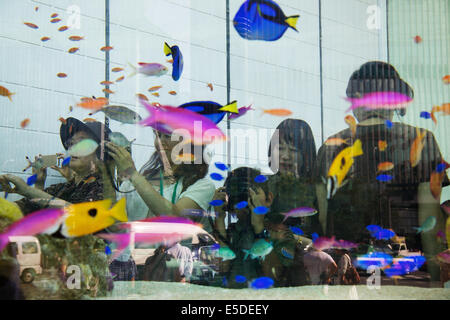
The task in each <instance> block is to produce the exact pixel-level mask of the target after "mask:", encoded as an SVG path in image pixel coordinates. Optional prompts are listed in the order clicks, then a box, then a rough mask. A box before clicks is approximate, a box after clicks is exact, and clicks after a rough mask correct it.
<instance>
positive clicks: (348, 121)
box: [344, 115, 356, 137]
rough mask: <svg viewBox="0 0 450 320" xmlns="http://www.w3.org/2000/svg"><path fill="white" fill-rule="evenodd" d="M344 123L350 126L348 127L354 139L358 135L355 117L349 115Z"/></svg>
mask: <svg viewBox="0 0 450 320" xmlns="http://www.w3.org/2000/svg"><path fill="white" fill-rule="evenodd" d="M344 121H345V123H346V124H348V127H349V128H350V130H351V132H352V137H354V136H355V134H356V119H355V117H353V116H351V115H348V116H346V117H345V118H344Z"/></svg>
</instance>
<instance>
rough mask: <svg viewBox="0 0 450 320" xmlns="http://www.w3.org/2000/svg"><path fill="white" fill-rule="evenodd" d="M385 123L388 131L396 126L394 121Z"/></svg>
mask: <svg viewBox="0 0 450 320" xmlns="http://www.w3.org/2000/svg"><path fill="white" fill-rule="evenodd" d="M384 123H385V124H386V128H388V129H391V128H392V126H393V125H394V124H393V123H392V121H390V120H386V121H385V122H384Z"/></svg>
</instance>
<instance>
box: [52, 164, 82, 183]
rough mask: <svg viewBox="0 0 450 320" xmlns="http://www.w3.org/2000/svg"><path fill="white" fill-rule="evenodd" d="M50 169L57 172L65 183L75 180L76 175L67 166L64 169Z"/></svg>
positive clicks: (56, 167)
mask: <svg viewBox="0 0 450 320" xmlns="http://www.w3.org/2000/svg"><path fill="white" fill-rule="evenodd" d="M50 168H51V169H53V170H55V171H58V172H59V174H60V175H61V176H63V178H65V179H66V180H67V181H72V180H74V179H75V176H76V175H77V174H76V173H75V171H74V170H73V169H71V168H70V167H69V166H68V165H67V166H64V167H58V166H51V167H50Z"/></svg>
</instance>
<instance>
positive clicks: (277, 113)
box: [262, 109, 292, 117]
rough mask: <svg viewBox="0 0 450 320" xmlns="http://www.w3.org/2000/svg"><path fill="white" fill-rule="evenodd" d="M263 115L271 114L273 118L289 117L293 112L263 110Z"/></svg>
mask: <svg viewBox="0 0 450 320" xmlns="http://www.w3.org/2000/svg"><path fill="white" fill-rule="evenodd" d="M262 111H263V113H267V114H270V115H272V116H279V117H287V116H290V115H291V114H292V111H291V110H288V109H262Z"/></svg>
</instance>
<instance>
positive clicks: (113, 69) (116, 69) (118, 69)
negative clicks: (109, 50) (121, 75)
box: [111, 67, 123, 72]
mask: <svg viewBox="0 0 450 320" xmlns="http://www.w3.org/2000/svg"><path fill="white" fill-rule="evenodd" d="M111 71H112V72H120V71H123V68H120V67H115V68H112V69H111Z"/></svg>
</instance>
